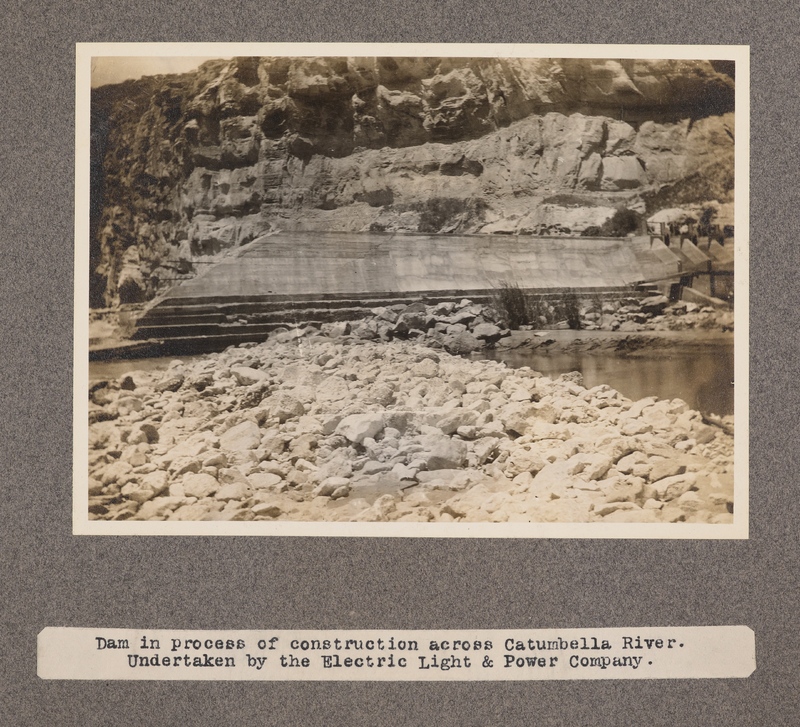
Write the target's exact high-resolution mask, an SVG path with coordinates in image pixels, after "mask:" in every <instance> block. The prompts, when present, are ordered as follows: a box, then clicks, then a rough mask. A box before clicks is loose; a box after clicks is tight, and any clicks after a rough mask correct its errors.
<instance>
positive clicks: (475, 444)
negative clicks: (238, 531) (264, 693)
mask: <svg viewBox="0 0 800 727" xmlns="http://www.w3.org/2000/svg"><path fill="white" fill-rule="evenodd" d="M396 323H397V321H396V320H395V321H394V323H393V325H395V324H396ZM462 333H463V331H462ZM281 335H282V334H278V335H276V336H274V337H273V338H272V339H271V340H268V341H266V342H264V343H260V344H245V345H242V346H239V347H236V348H230V349H228V350H226V351H224V352H222V353H218V354H208V355H206V356H204V357H202V358H200V359H198V360H196V361H193V362H191V363H186V362H180V361H175V362H173V363H172V364H170V365H169V368H168V369H167V370H166V371H158V372H133V373H132V374H131V375H129V376H125V377H123V378H122V379H120V380H117V381H110V382H95V383H94V384H93V385H92V387H91V389H90V426H89V448H90V451H89V512H90V517H91V518H94V519H104V520H126V519H133V520H170V521H176V520H178V521H179V520H216V521H220V520H222V521H252V520H256V521H258V520H267V521H271V520H295V521H399V522H453V521H458V522H575V523H583V522H615V523H621V522H634V523H677V522H693V523H727V522H731V520H732V515H731V512H732V509H733V474H732V472H733V437H732V436H731V433H730V432H731V431H732V419H731V418H726V419H725V420H720V421H718V422H717V423H718V424H721V426H716V425H711V424H708V423H706V422H704V419H703V417H702V416H701V414H700V413H698V412H696V411H692V410H691V409H690V408H689V407H688V406H687V404H686V403H685V402H683V401H681V400H679V399H673V400H671V401H665V400H657V399H656V398H654V397H648V398H646V399H642V400H640V401H635V402H634V401H630V400H628V399H626V398H625V397H624V396H622V395H621V394H620V393H619V392H617V391H615V390H613V389H611V388H610V387H608V386H596V387H594V388H591V389H586V388H584V386H583V385H582V383H581V376H580V374H578V373H574V372H573V373H569V374H565V375H562V376H561V377H559V378H557V379H555V380H551V379H549V378H547V377H545V376H542V375H541V374H539V373H537V372H536V371H533V370H531V369H530V368H519V369H513V368H508V367H507V366H506V365H505V364H502V363H497V362H493V361H471V360H468V359H465V358H461V357H458V356H454V355H451V354H449V353H447V352H445V351H443V350H441V349H439V350H435V349H433V348H430V347H428V346H424V345H421V344H419V343H417V342H414V341H391V342H385V341H365V340H362V339H361V338H358V337H356V336H354V335H342V336H340V337H337V338H331V337H328V336H323V335H321V334H319V332H316V333H314V332H313V331H310V332H307V335H306V336H304V337H297V336H296V335H293V336H290V337H289V338H290V339H291V340H286V341H285V342H281ZM445 335H448V334H446V333H445ZM283 339H286V336H285V335H283Z"/></svg>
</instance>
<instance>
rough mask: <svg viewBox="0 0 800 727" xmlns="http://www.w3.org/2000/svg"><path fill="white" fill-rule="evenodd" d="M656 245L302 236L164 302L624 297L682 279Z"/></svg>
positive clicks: (256, 245) (288, 236)
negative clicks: (640, 287)
mask: <svg viewBox="0 0 800 727" xmlns="http://www.w3.org/2000/svg"><path fill="white" fill-rule="evenodd" d="M678 263H679V258H678V257H677V256H676V255H675V254H674V253H673V252H672V251H671V250H670V249H668V248H667V247H665V246H664V244H663V243H661V242H659V241H655V242H651V241H650V239H649V238H648V237H638V238H599V237H577V238H567V237H533V236H517V235H514V236H511V235H457V236H450V235H435V236H434V235H408V234H375V233H370V234H354V233H321V232H300V233H284V234H279V235H272V236H264V237H261V238H259V239H257V240H254V241H253V242H251V243H250V244H248V245H246V246H244V247H242V248H239V249H238V250H237V252H236V254H235V256H230V257H227V258H225V259H223V260H221V261H220V262H219V263H217V264H215V265H213V266H212V267H210V268H209V269H208V270H206V271H205V272H204V273H203V274H202V275H201V276H200V277H197V278H193V279H191V280H188V281H185V282H183V283H181V284H180V285H178V286H176V287H174V288H173V289H172V290H170V291H169V292H168V293H167V295H166V296H165V297H164V299H162V300H171V301H172V302H173V303H176V302H177V301H179V300H181V299H200V298H208V299H219V298H242V297H263V296H270V297H272V296H280V297H288V298H292V297H295V296H308V295H314V296H320V295H323V296H337V295H355V296H362V295H374V294H386V293H424V292H436V291H454V290H455V291H462V292H464V293H465V294H466V293H469V291H477V290H491V289H496V288H499V287H501V286H502V285H503V284H511V285H517V286H519V287H520V288H525V289H531V290H542V291H545V290H556V289H565V288H616V287H620V286H628V285H633V284H635V283H637V282H641V281H644V280H649V279H655V278H660V277H666V276H669V275H672V274H675V273H677V272H679V266H678Z"/></svg>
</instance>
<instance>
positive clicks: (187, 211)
mask: <svg viewBox="0 0 800 727" xmlns="http://www.w3.org/2000/svg"><path fill="white" fill-rule="evenodd" d="M733 89H734V81H733V78H732V73H731V72H730V70H729V69H728V68H726V67H724V66H722V65H720V64H716V65H715V64H712V63H710V62H705V61H678V60H668V61H645V60H621V61H612V60H584V59H562V60H555V59H533V60H531V59H504V60H502V59H492V58H475V59H470V58H236V59H233V60H230V61H211V62H208V63H205V64H204V65H203V66H201V67H200V68H199V69H198V70H197V71H195V72H193V73H188V74H183V75H179V76H178V75H175V76H155V77H150V78H143V79H141V80H139V81H129V82H125V83H123V84H118V85H114V86H105V87H102V88H99V89H95V91H94V92H93V96H92V155H93V159H92V161H93V164H92V245H91V269H92V280H91V286H92V288H91V302H92V305H93V306H103V305H115V304H117V303H120V302H122V303H125V302H135V301H140V300H145V299H147V298H150V297H152V296H153V295H154V294H155V293H156V292H157V291H158V289H159V287H160V286H163V285H165V284H168V282H169V280H170V279H174V278H175V277H179V276H181V275H184V274H190V272H188V271H189V265H188V263H189V262H190V261H194V262H198V261H204V260H208V259H212V257H213V256H215V255H218V254H219V253H220V252H221V251H223V250H225V249H227V248H230V247H233V246H237V245H241V244H244V243H246V242H248V241H250V240H252V239H254V238H255V237H256V236H258V235H260V234H263V233H265V232H269V231H275V230H303V229H307V230H372V231H423V232H454V231H458V232H469V233H471V232H480V233H490V232H494V233H510V234H536V233H540V234H541V233H546V234H558V233H563V234H580V233H581V232H582V231H583V230H584V229H586V228H587V227H589V226H593V225H600V224H602V222H604V221H605V220H606V219H608V218H609V217H610V216H611V215H612V214H613V213H614V211H615V209H618V208H620V207H628V208H630V209H636V210H638V211H641V212H643V211H645V210H646V209H652V208H653V207H654V206H657V205H659V204H662V203H663V201H664V200H667V199H668V200H669V202H670V204H675V203H684V202H686V203H692V202H694V203H697V202H703V201H707V200H712V199H717V200H720V201H730V200H731V199H732V194H733V149H734V125H733V98H734V93H733Z"/></svg>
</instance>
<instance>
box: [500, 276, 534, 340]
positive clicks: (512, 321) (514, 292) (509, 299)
mask: <svg viewBox="0 0 800 727" xmlns="http://www.w3.org/2000/svg"><path fill="white" fill-rule="evenodd" d="M492 298H493V300H492V303H493V305H494V308H495V310H496V311H497V312H498V313H499V314H500V316H501V317H502V318H503V319H504V320H505V321H506V322H507V323H508V327H509V328H513V329H515V330H516V329H519V327H520V326H526V325H530V322H531V315H530V310H529V308H528V300H527V296H526V295H525V293H524V292H523V291H522V288H520V287H519V285H517V284H516V283H507V282H505V281H504V282H502V283H500V287H499V288H497V289H495V292H494V295H493V296H492Z"/></svg>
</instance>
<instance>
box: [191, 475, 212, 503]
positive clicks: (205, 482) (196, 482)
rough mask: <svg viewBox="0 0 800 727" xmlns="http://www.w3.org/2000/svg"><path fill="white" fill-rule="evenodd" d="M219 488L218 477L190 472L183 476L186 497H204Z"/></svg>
mask: <svg viewBox="0 0 800 727" xmlns="http://www.w3.org/2000/svg"><path fill="white" fill-rule="evenodd" d="M218 489H219V482H218V481H217V478H216V477H212V476H211V475H207V474H189V475H186V477H184V478H183V492H184V494H185V495H186V497H196V498H198V499H202V498H204V497H209V496H211V495H213V494H214V493H215V492H216V491H217V490H218Z"/></svg>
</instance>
